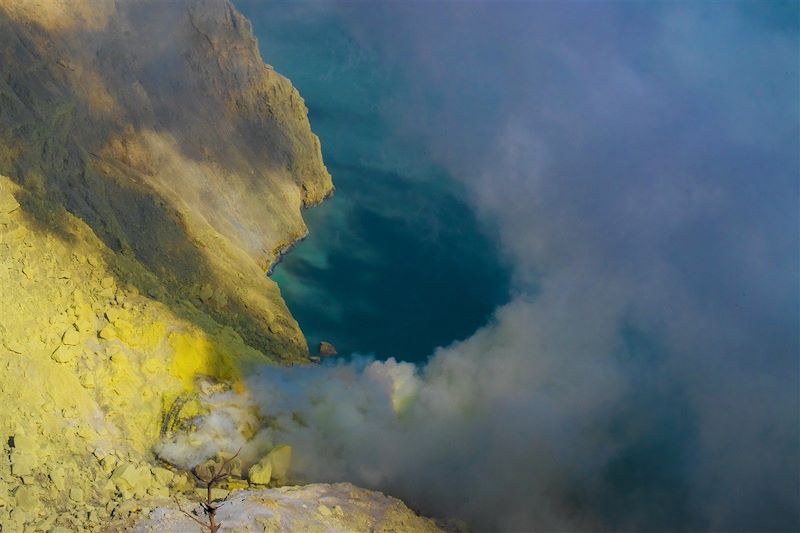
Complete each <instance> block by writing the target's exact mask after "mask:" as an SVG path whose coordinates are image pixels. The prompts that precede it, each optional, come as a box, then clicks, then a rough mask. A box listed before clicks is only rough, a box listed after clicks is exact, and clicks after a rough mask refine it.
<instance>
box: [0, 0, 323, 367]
mask: <svg viewBox="0 0 800 533" xmlns="http://www.w3.org/2000/svg"><path fill="white" fill-rule="evenodd" d="M0 173H3V174H5V175H7V176H9V177H11V179H13V180H14V181H15V182H16V183H18V184H20V185H22V187H23V188H22V194H24V195H27V196H36V197H42V198H47V199H48V200H49V201H52V202H53V203H54V204H56V205H62V206H64V207H65V208H66V209H67V211H69V212H70V213H71V214H73V215H75V216H76V217H78V218H80V219H81V220H82V221H83V222H85V223H86V224H88V225H89V227H91V229H92V230H93V231H94V232H95V233H96V234H97V236H98V237H100V239H102V241H103V242H104V243H105V245H106V246H108V248H109V249H110V250H112V251H113V252H114V253H115V254H118V255H124V256H125V257H128V258H130V260H132V261H136V262H138V263H139V264H140V265H141V266H142V267H143V268H144V269H146V270H147V271H149V272H150V273H152V274H153V275H154V276H156V277H158V278H159V279H160V280H161V281H162V283H163V284H164V287H165V290H166V291H168V292H169V293H171V294H173V295H176V296H180V297H185V298H193V299H194V300H195V303H196V305H198V306H199V307H201V308H203V310H204V311H206V312H207V313H209V314H210V315H211V316H213V317H214V318H215V319H216V320H217V321H219V322H220V323H222V324H228V325H231V326H233V327H234V328H235V329H236V330H237V331H238V332H239V333H240V334H241V335H242V336H243V337H244V338H245V340H246V341H247V342H248V343H249V344H250V345H252V346H254V347H256V348H258V349H259V350H261V351H263V352H265V353H267V354H269V355H272V356H275V357H280V358H284V359H286V360H297V359H303V358H304V357H305V356H306V355H307V351H308V349H307V346H306V343H305V341H304V339H303V337H302V335H301V333H300V331H299V329H298V327H297V323H296V322H295V321H294V319H293V318H292V317H291V315H290V314H289V312H288V310H287V309H286V306H285V304H284V303H283V301H282V299H281V297H280V294H279V291H278V290H277V287H276V286H275V284H274V283H273V282H272V281H270V280H269V279H267V278H266V277H265V276H264V275H263V272H264V270H265V269H266V268H267V267H268V266H269V265H270V264H271V263H272V262H273V261H274V260H275V259H276V257H277V256H278V254H279V253H280V251H281V250H282V249H283V248H285V247H286V246H288V245H290V244H291V243H292V242H293V241H294V240H296V239H298V238H300V237H302V236H303V235H304V234H305V233H306V228H305V225H304V223H303V220H302V217H301V215H300V210H301V208H302V207H303V206H308V205H311V204H314V203H317V202H319V201H321V200H322V199H324V198H325V196H326V195H328V194H330V193H331V192H332V190H333V186H332V183H331V179H330V175H329V174H328V172H327V170H326V169H325V167H324V165H323V163H322V157H321V151H320V146H319V141H318V139H317V137H316V136H315V135H314V134H313V133H312V132H311V129H310V126H309V123H308V120H307V118H306V108H305V105H304V103H303V100H302V98H301V97H300V95H299V94H298V93H297V91H296V90H295V89H294V88H293V87H292V85H291V83H290V82H289V81H288V80H287V79H285V78H283V77H282V76H280V75H279V74H277V73H276V72H274V71H273V70H272V69H271V68H270V67H269V66H267V65H265V64H264V63H263V61H262V59H261V57H260V55H259V51H258V47H257V45H256V42H255V39H254V38H253V36H252V32H251V29H250V25H249V23H248V22H247V20H246V19H244V18H243V17H242V16H241V15H240V14H239V13H238V12H237V11H236V10H235V9H234V8H233V6H232V5H231V4H230V3H229V2H228V1H227V0H191V1H190V0H177V1H170V2H159V1H147V0H145V1H137V2H113V1H111V0H86V1H80V2H75V1H72V0H22V1H19V0H0ZM22 204H23V209H24V208H25V205H26V202H22ZM62 229H63V228H62ZM55 231H59V228H55ZM139 289H142V287H139ZM163 301H165V302H170V301H172V299H170V298H167V299H163Z"/></svg>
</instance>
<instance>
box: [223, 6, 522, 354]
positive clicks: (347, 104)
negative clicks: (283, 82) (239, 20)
mask: <svg viewBox="0 0 800 533" xmlns="http://www.w3.org/2000/svg"><path fill="white" fill-rule="evenodd" d="M237 7H239V9H240V10H241V11H242V12H243V13H244V14H245V15H246V16H247V17H248V18H249V19H250V20H251V21H252V24H253V30H254V33H255V34H256V37H257V38H258V41H259V45H260V47H261V53H262V55H263V57H264V60H265V61H266V62H267V63H269V64H272V65H273V66H274V67H275V69H276V70H277V71H278V72H280V73H281V74H283V75H285V76H287V77H288V78H290V79H291V80H292V82H293V83H294V85H295V86H296V87H297V88H298V89H299V91H300V93H301V94H302V95H303V97H304V98H305V100H306V105H307V106H308V108H309V118H310V120H311V126H312V129H313V130H314V132H315V133H316V134H317V135H319V137H320V140H321V142H322V150H323V155H324V158H325V163H326V165H327V166H328V169H329V170H330V172H331V174H332V176H333V180H334V183H335V185H336V194H335V196H334V197H333V198H331V199H329V200H328V201H326V202H325V203H324V204H322V205H321V206H319V207H315V208H313V209H310V210H307V211H306V212H305V213H304V217H305V219H306V222H307V224H308V226H309V231H310V233H309V236H308V238H307V239H305V240H304V241H302V242H300V243H298V244H297V245H296V246H295V247H294V248H293V249H292V250H291V251H290V252H289V253H288V254H286V255H285V256H284V258H283V260H282V261H281V263H280V264H278V265H277V266H276V268H275V269H274V271H273V273H272V277H273V279H274V280H275V281H276V282H277V283H278V284H279V286H280V288H281V291H282V294H283V296H284V298H285V299H286V302H287V304H288V306H289V309H290V310H291V311H292V313H293V314H294V316H295V318H296V319H297V320H298V322H299V323H300V327H301V328H302V330H303V332H304V333H305V335H306V337H307V338H308V341H309V346H310V347H311V351H312V353H315V352H316V345H317V343H319V341H321V340H326V341H330V342H332V343H333V344H334V345H335V346H336V347H337V349H338V351H339V353H340V354H345V355H346V354H353V353H359V354H372V355H374V356H375V357H377V358H379V359H386V358H388V357H392V356H393V357H396V358H398V359H401V360H405V361H412V362H424V361H425V360H427V358H428V356H429V355H430V354H431V353H433V350H434V349H435V348H436V347H437V346H444V345H447V344H450V343H451V342H453V341H455V340H459V339H464V338H466V337H468V336H470V335H471V334H472V333H473V332H474V331H475V330H476V329H478V328H479V327H481V326H482V325H484V324H485V323H486V322H487V320H488V319H489V318H490V316H491V314H492V312H493V311H494V309H495V308H496V307H497V306H498V305H500V304H502V303H504V302H505V301H507V299H508V292H509V271H508V269H507V267H506V265H504V264H503V262H502V261H501V259H500V254H499V250H498V249H497V248H496V246H495V244H494V243H493V242H492V240H491V239H490V238H489V237H488V236H487V234H486V233H485V232H484V230H483V228H482V227H481V225H480V224H479V222H478V221H477V220H476V218H475V215H474V214H473V212H472V210H471V208H470V207H469V205H468V203H467V201H466V200H465V194H464V192H463V191H462V190H460V188H459V187H458V185H457V182H456V181H455V180H454V179H453V178H452V177H451V176H448V175H447V174H446V173H445V172H443V171H442V170H441V169H439V168H437V167H436V166H435V165H433V164H432V163H431V162H430V161H429V160H427V159H426V158H425V156H424V155H420V154H419V151H418V150H413V149H411V148H410V147H408V146H407V145H404V144H403V143H401V142H400V141H398V140H397V137H395V136H393V135H392V132H393V131H394V130H395V129H396V128H397V125H396V124H393V123H392V119H391V117H390V116H389V115H388V114H386V113H383V112H382V107H381V106H382V103H384V102H387V101H388V100H390V99H391V98H392V95H393V94H394V91H396V90H397V83H398V82H397V79H396V77H395V76H393V74H392V72H391V71H390V69H388V68H384V67H382V65H380V64H378V62H377V60H376V58H375V57H374V56H373V55H372V54H370V53H369V51H367V50H363V49H361V48H360V47H359V45H358V44H357V43H356V42H355V41H354V40H353V39H352V38H351V37H350V36H349V35H348V34H347V33H346V31H345V30H344V28H343V26H342V25H341V24H339V23H338V21H337V19H336V17H335V16H334V15H333V14H330V13H327V12H324V11H323V10H309V11H306V12H304V11H303V8H302V6H298V5H297V4H285V3H277V4H274V3H268V4H267V3H258V2H252V3H250V2H237Z"/></svg>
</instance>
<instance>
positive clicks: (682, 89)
mask: <svg viewBox="0 0 800 533" xmlns="http://www.w3.org/2000/svg"><path fill="white" fill-rule="evenodd" d="M773 7H775V9H776V10H779V9H780V8H785V9H786V11H787V12H786V13H783V14H781V13H777V14H776V13H771V12H768V11H769V10H766V9H765V10H763V12H758V13H755V14H754V13H753V12H751V11H752V9H753V5H752V4H742V5H740V4H733V3H731V4H713V5H710V4H708V5H703V6H699V7H697V6H695V7H690V6H688V5H682V4H681V5H671V4H665V5H658V6H656V7H647V8H645V7H643V6H640V5H638V4H636V5H633V4H624V3H614V4H608V3H600V4H592V5H585V4H549V3H528V4H522V3H520V4H513V5H510V4H499V5H498V4H493V3H469V4H436V5H433V4H429V3H421V4H414V3H412V4H403V5H402V6H401V5H400V4H379V5H374V4H371V5H369V6H366V5H362V4H357V5H352V4H344V5H341V6H339V7H338V8H337V10H334V11H337V12H338V13H339V16H340V20H341V21H342V23H343V24H346V25H348V27H349V28H350V29H351V31H352V33H353V35H354V36H355V38H357V39H360V40H361V41H362V42H363V45H364V46H365V47H371V48H372V49H374V50H377V53H380V54H383V56H382V57H384V58H385V60H386V61H387V62H390V63H391V62H393V63H394V64H396V65H397V68H398V69H399V70H400V71H404V72H406V73H407V76H408V79H409V80H410V82H409V87H410V88H409V89H408V90H407V91H406V92H404V93H403V92H400V93H399V94H398V95H393V99H392V100H391V101H390V102H388V103H385V105H384V106H383V108H382V109H383V111H384V112H385V113H386V115H387V117H394V119H395V120H396V122H397V123H399V124H401V126H400V127H399V129H398V135H399V136H401V137H405V138H406V140H408V139H412V140H415V142H417V143H419V145H420V146H421V147H422V148H421V149H424V150H427V151H428V152H429V153H430V154H431V156H432V157H434V158H436V159H437V160H438V161H439V162H440V163H441V164H442V165H444V166H445V167H446V168H448V169H449V170H450V172H451V173H452V175H453V176H455V177H457V178H458V179H461V180H463V181H464V184H465V185H466V188H467V190H468V191H469V192H470V194H471V200H472V202H473V205H474V206H475V208H476V210H477V211H478V212H479V213H481V215H482V216H483V218H484V220H485V221H486V222H487V225H489V226H491V227H493V228H495V230H496V236H497V238H498V240H499V241H500V242H501V243H502V244H503V247H504V250H505V252H506V253H507V254H508V257H509V258H510V259H511V260H512V262H513V264H514V268H515V275H516V290H517V292H516V295H515V297H514V299H513V301H511V302H510V303H509V304H507V305H505V306H503V307H502V308H500V309H498V310H497V312H496V314H495V316H494V318H493V319H492V321H491V322H490V323H489V324H488V325H486V326H485V327H484V328H482V329H481V330H479V331H477V332H476V333H475V334H474V335H473V336H472V337H471V338H469V339H468V340H466V341H464V342H459V343H456V344H453V345H451V346H448V347H444V348H440V349H439V350H437V351H436V353H434V354H433V356H432V357H431V359H430V361H429V362H428V363H427V365H425V366H422V367H419V368H418V367H415V366H413V365H410V364H408V363H398V362H395V361H394V360H389V361H386V362H378V361H369V360H363V359H359V360H356V361H354V362H353V363H351V364H344V363H341V364H339V365H331V366H320V367H313V368H292V369H276V368H264V369H263V370H262V371H261V372H259V373H257V374H256V375H253V376H250V377H249V379H248V381H247V389H248V393H247V395H246V396H245V395H241V396H233V397H227V398H228V399H230V400H233V403H234V404H237V402H238V405H236V406H235V407H234V408H223V409H220V410H218V411H215V412H214V414H213V415H211V416H209V417H207V418H206V419H205V421H204V423H203V424H201V426H200V430H199V432H198V433H197V437H202V438H196V439H195V440H196V442H194V443H193V444H192V443H189V442H187V441H181V442H178V443H177V444H172V445H168V446H167V448H165V450H171V451H165V453H166V454H172V456H173V457H174V459H175V460H176V461H179V460H181V458H182V457H185V456H186V454H187V453H189V452H187V451H186V450H192V451H191V453H192V454H195V455H193V456H192V457H193V460H197V457H199V456H202V455H203V454H204V453H209V452H210V451H211V450H212V448H214V447H220V448H224V449H227V450H228V451H235V449H236V448H237V447H238V446H241V445H242V442H250V444H248V445H246V446H249V447H250V448H252V451H249V452H248V453H249V454H250V456H251V457H253V458H257V455H258V450H261V449H268V447H269V446H271V445H274V444H278V443H289V444H291V445H292V446H294V448H295V454H294V457H295V464H294V465H293V472H294V476H295V478H296V479H298V480H308V481H339V480H347V481H352V482H355V483H357V484H361V485H364V486H367V487H372V488H378V489H381V490H385V491H387V492H389V493H391V494H393V495H396V496H398V497H401V498H403V499H404V500H406V501H407V502H408V503H409V504H410V505H412V506H413V507H414V508H415V509H418V510H420V511H422V512H424V513H427V514H430V515H434V516H439V517H454V518H459V519H463V520H466V521H467V523H468V524H469V525H470V526H471V527H472V528H474V529H475V530H478V531H485V530H520V531H522V530H524V531H529V530H539V531H553V530H561V531H565V530H570V531H574V530H594V529H615V530H621V529H633V530H675V529H680V530H687V529H689V530H698V529H712V530H761V531H765V530H787V529H797V528H798V527H800V503H798V502H800V487H798V483H797V480H798V476H800V440H799V439H798V436H799V435H800V427H798V418H799V413H800V408H799V405H800V387H799V386H798V371H799V370H800V369H798V350H799V349H800V344H799V343H798V305H797V303H798V302H797V300H798V279H797V272H798V235H797V216H796V215H797V208H798V205H797V198H798V175H799V174H800V169H798V160H797V146H798V137H799V136H800V135H799V134H798V124H797V120H796V119H797V116H798V107H797V98H796V96H797V93H796V89H797V86H798V61H797V59H798V57H797V55H798V52H797V47H796V41H797V37H798V28H797V23H796V21H797V20H798V16H797V15H798V13H797V9H798V8H797V5H796V4H795V5H793V6H792V5H789V6H788V7H787V6H778V5H777V4H776V5H775V6H773ZM748 9H749V10H751V11H748ZM318 11H320V10H318V9H317V8H316V7H315V6H313V5H312V6H306V7H304V8H303V9H301V10H299V12H298V16H301V15H302V16H315V13H318ZM322 11H324V12H325V16H330V13H329V12H330V7H329V6H328V7H326V8H325V9H324V10H322ZM756 15H757V16H756ZM784 15H785V16H784ZM787 20H792V21H794V22H792V23H787V22H785V21H787ZM781 21H784V22H781ZM431 94H434V95H437V96H440V97H441V98H440V99H438V100H437V99H436V98H431V96H430V95H431ZM432 101H433V102H434V103H435V105H432V103H431V102H432ZM453 307H454V309H453V312H454V313H457V312H458V308H457V307H458V302H453ZM409 334H410V335H413V332H409ZM253 410H256V411H258V420H261V421H262V422H261V426H260V429H257V430H255V431H253V430H249V431H250V433H249V434H248V432H247V431H244V432H241V435H245V436H237V435H239V433H237V431H240V429H236V430H234V429H233V428H241V427H242V425H247V424H248V423H244V422H243V420H245V419H246V418H247V417H248V416H252V413H253ZM247 413H250V414H247ZM264 420H266V421H267V422H266V423H264V422H263V421H264ZM204 439H205V440H204ZM208 441H211V442H214V443H215V444H214V446H211V447H209V448H204V446H206V445H207V442H208ZM170 446H171V448H170Z"/></svg>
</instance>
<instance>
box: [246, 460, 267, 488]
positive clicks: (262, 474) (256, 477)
mask: <svg viewBox="0 0 800 533" xmlns="http://www.w3.org/2000/svg"><path fill="white" fill-rule="evenodd" d="M247 479H249V480H250V483H252V484H254V485H268V484H269V482H270V480H271V479H272V463H271V462H270V461H269V460H268V458H267V457H264V458H263V459H261V460H260V461H259V462H257V463H256V464H254V465H253V466H251V467H250V470H249V471H248V473H247Z"/></svg>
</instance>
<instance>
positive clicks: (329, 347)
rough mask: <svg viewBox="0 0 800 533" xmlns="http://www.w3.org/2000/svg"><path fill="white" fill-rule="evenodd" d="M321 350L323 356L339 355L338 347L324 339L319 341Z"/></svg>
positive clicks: (320, 353)
mask: <svg viewBox="0 0 800 533" xmlns="http://www.w3.org/2000/svg"><path fill="white" fill-rule="evenodd" d="M317 350H318V351H319V355H321V356H322V357H331V356H334V355H339V352H337V351H336V347H335V346H334V345H333V344H331V343H329V342H326V341H322V342H320V343H319V347H318V348H317Z"/></svg>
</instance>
